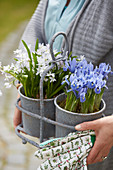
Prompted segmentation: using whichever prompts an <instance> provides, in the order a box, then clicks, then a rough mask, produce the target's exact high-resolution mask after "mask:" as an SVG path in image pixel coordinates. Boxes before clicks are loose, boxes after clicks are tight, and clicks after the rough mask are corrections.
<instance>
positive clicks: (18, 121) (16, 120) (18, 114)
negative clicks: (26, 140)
mask: <svg viewBox="0 0 113 170" xmlns="http://www.w3.org/2000/svg"><path fill="white" fill-rule="evenodd" d="M19 97H20V95H19V94H18V96H17V99H18V98H19ZM19 106H21V102H19ZM21 123H22V113H21V111H20V110H18V108H17V107H16V108H15V112H14V117H13V125H14V128H16V126H18V125H19V124H21Z"/></svg>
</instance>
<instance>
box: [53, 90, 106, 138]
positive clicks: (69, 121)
mask: <svg viewBox="0 0 113 170" xmlns="http://www.w3.org/2000/svg"><path fill="white" fill-rule="evenodd" d="M65 98H66V95H65V94H64V93H63V94H60V95H58V96H57V97H56V98H55V100H54V103H55V106H56V121H57V122H59V123H63V124H66V125H70V126H75V125H77V124H79V123H82V122H86V121H91V120H96V119H99V118H101V117H102V115H103V111H104V110H105V108H106V104H105V102H104V100H103V99H102V100H101V105H100V110H99V111H98V112H94V113H88V114H86V113H84V114H83V113H74V112H70V111H67V110H65V109H63V108H61V107H60V106H59V104H58V103H60V102H61V101H63V100H64V99H65ZM69 133H70V129H68V128H64V127H60V126H56V131H55V136H56V137H63V136H66V135H67V134H69Z"/></svg>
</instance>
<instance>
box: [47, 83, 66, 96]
mask: <svg viewBox="0 0 113 170" xmlns="http://www.w3.org/2000/svg"><path fill="white" fill-rule="evenodd" d="M65 85H66V84H65V83H64V84H63V85H61V86H60V87H58V88H57V89H56V91H54V92H53V93H52V94H51V95H50V98H51V97H53V96H54V95H56V94H57V93H58V92H59V91H61V90H62V89H63V88H64V87H65Z"/></svg>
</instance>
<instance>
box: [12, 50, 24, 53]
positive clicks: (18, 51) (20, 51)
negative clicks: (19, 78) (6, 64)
mask: <svg viewBox="0 0 113 170" xmlns="http://www.w3.org/2000/svg"><path fill="white" fill-rule="evenodd" d="M13 53H14V54H20V53H22V50H20V49H16V50H15V51H13Z"/></svg>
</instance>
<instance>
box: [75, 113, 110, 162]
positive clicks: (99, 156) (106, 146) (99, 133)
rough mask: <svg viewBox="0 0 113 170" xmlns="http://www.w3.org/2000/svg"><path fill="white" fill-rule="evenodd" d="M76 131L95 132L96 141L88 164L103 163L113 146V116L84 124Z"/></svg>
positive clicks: (77, 127) (78, 126)
mask: <svg viewBox="0 0 113 170" xmlns="http://www.w3.org/2000/svg"><path fill="white" fill-rule="evenodd" d="M75 129H76V130H79V131H82V130H91V129H92V130H94V131H95V134H96V141H95V143H94V146H93V148H92V149H91V151H90V153H89V155H88V158H87V163H88V164H93V163H96V162H101V161H103V158H104V157H107V156H108V154H109V152H110V149H111V147H112V146H113V116H107V117H104V118H101V119H98V120H94V121H90V122H84V123H81V124H79V125H77V126H75Z"/></svg>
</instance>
